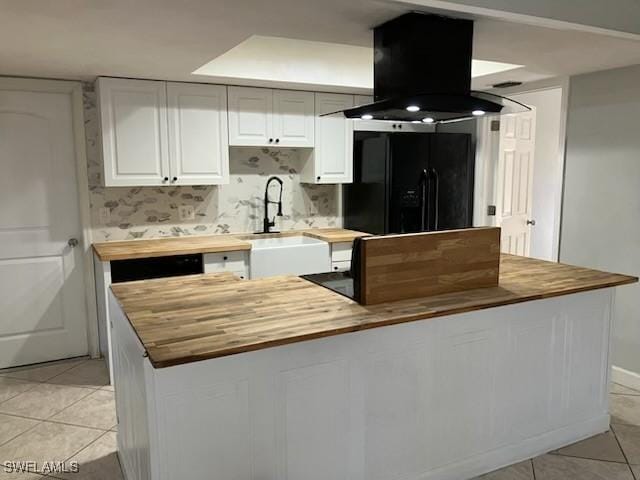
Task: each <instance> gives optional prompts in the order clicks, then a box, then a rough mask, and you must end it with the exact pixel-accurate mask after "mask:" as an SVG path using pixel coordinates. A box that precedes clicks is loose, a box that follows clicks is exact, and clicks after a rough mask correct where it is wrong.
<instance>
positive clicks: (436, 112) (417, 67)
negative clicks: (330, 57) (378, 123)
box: [343, 12, 530, 123]
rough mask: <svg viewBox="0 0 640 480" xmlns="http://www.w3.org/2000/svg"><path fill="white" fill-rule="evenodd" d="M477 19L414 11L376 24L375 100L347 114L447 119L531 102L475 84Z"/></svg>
mask: <svg viewBox="0 0 640 480" xmlns="http://www.w3.org/2000/svg"><path fill="white" fill-rule="evenodd" d="M472 50H473V21H472V20H464V19H456V18H449V17H443V16H440V15H432V14H425V13H420V12H410V13H407V14H404V15H402V16H400V17H398V18H395V19H393V20H390V21H388V22H386V23H384V24H382V25H380V26H378V27H376V28H375V29H374V69H373V73H374V75H373V76H374V85H373V92H374V103H372V104H368V105H361V106H357V107H354V108H350V109H347V110H344V111H343V113H344V115H345V116H346V117H347V118H362V119H365V120H370V119H375V120H393V121H414V122H423V121H424V122H426V123H444V122H453V121H460V120H466V119H470V118H476V117H479V116H483V115H496V114H505V113H516V112H523V111H527V110H530V109H529V108H528V107H527V106H525V105H523V104H521V103H519V102H516V101H513V100H510V99H508V98H505V97H501V96H499V95H493V94H490V93H486V92H477V91H472V90H471V55H472Z"/></svg>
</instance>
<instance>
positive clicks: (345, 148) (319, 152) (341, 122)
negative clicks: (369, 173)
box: [302, 93, 353, 183]
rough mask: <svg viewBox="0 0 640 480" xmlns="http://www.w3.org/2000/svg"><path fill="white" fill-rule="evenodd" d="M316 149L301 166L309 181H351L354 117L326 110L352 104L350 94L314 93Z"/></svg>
mask: <svg viewBox="0 0 640 480" xmlns="http://www.w3.org/2000/svg"><path fill="white" fill-rule="evenodd" d="M315 97H316V98H315V103H316V107H315V111H316V118H315V149H314V152H313V156H312V158H310V159H309V161H307V162H306V164H305V166H304V168H303V170H302V180H303V181H304V182H308V183H351V182H352V181H353V121H352V120H348V119H346V118H345V117H344V115H343V114H342V113H336V114H335V115H330V116H326V117H322V116H320V115H323V114H325V113H331V112H337V111H339V110H344V109H346V108H350V107H353V95H342V94H335V93H316V95H315Z"/></svg>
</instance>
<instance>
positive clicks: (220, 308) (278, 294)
mask: <svg viewBox="0 0 640 480" xmlns="http://www.w3.org/2000/svg"><path fill="white" fill-rule="evenodd" d="M637 281H638V279H637V278H636V277H630V276H626V275H618V274H613V273H606V272H600V271H597V270H590V269H587V268H580V267H573V266H569V265H563V264H558V263H551V262H544V261H541V260H534V259H530V258H524V257H516V256H512V255H504V254H503V255H502V258H501V266H500V282H499V286H498V287H489V288H479V289H474V290H466V291H464V292H455V293H446V294H440V295H435V296H431V297H425V298H419V299H413V300H403V301H399V302H393V303H381V304H377V305H369V306H364V305H360V304H358V303H355V302H353V301H352V300H349V299H348V298H346V297H343V296H341V295H338V294H336V293H333V292H331V291H330V290H327V289H325V288H324V287H321V286H318V285H315V284H313V283H311V282H308V281H306V280H303V279H301V278H299V277H294V276H282V277H273V278H264V279H256V280H247V281H239V280H238V279H237V278H236V277H234V276H233V275H232V274H230V273H220V274H207V275H194V276H188V277H179V278H170V279H156V280H142V281H137V282H129V283H120V284H115V285H112V286H111V289H112V290H113V292H114V293H115V295H116V297H117V299H118V301H119V302H120V305H121V306H122V308H123V311H124V313H125V315H126V316H127V318H128V319H129V321H130V323H131V325H132V326H133V328H134V330H135V331H136V333H137V335H138V337H139V338H140V341H141V342H142V344H143V345H144V347H145V349H146V350H147V353H148V355H149V359H150V361H151V363H152V364H153V366H154V367H156V368H163V367H169V366H172V365H179V364H184V363H189V362H195V361H199V360H205V359H210V358H216V357H222V356H225V355H232V354H236V353H242V352H249V351H252V350H259V349H263V348H269V347H274V346H278V345H285V344H289V343H294V342H300V341H303V340H310V339H315V338H321V337H327V336H331V335H338V334H342V333H347V332H355V331H358V330H365V329H369V328H376V327H382V326H386V325H394V324H398V323H403V322H412V321H416V320H423V319H428V318H432V317H439V316H444V315H451V314H456V313H462V312H470V311H474V310H481V309H485V308H491V307H497V306H501V305H509V304H514V303H519V302H526V301H530V300H537V299H542V298H549V297H555V296H560V295H567V294H570V293H577V292H583V291H588V290H595V289H599V288H606V287H614V286H618V285H625V284H630V283H634V282H637Z"/></svg>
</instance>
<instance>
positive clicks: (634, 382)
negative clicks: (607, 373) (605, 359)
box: [611, 365, 640, 390]
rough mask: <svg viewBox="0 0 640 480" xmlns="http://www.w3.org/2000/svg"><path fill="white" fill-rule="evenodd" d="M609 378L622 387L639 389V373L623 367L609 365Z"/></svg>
mask: <svg viewBox="0 0 640 480" xmlns="http://www.w3.org/2000/svg"><path fill="white" fill-rule="evenodd" d="M611 380H612V381H613V382H615V383H619V384H620V385H622V386H624V387H627V388H633V389H634V390H640V373H636V372H632V371H631V370H625V369H624V368H620V367H616V366H615V365H614V366H612V367H611Z"/></svg>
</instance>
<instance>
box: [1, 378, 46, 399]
mask: <svg viewBox="0 0 640 480" xmlns="http://www.w3.org/2000/svg"><path fill="white" fill-rule="evenodd" d="M5 378H10V379H11V380H20V379H19V378H11V377H5ZM22 381H24V380H22ZM24 382H25V383H31V384H33V386H32V387H30V388H27V389H26V390H25V391H23V392H20V393H18V394H16V395H14V396H13V397H9V398H7V399H5V400H2V401H1V402H0V405H2V404H3V403H4V402H8V401H9V400H12V399H14V398H16V397H17V396H18V395H22V394H23V393H27V392H29V391H31V390H33V389H34V388H36V387H37V386H38V385H40V383H38V382H26V381H24Z"/></svg>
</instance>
